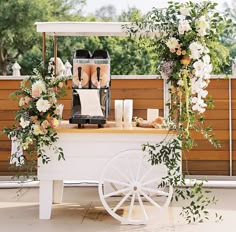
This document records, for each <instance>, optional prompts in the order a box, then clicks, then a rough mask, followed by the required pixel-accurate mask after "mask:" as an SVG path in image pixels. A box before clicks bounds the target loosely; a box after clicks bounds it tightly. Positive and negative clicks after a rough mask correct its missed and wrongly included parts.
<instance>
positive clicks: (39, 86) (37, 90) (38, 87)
mask: <svg viewBox="0 0 236 232" xmlns="http://www.w3.org/2000/svg"><path fill="white" fill-rule="evenodd" d="M42 92H44V93H45V92H46V86H45V84H44V82H43V81H41V80H38V81H36V82H35V83H34V84H33V85H32V97H34V98H37V97H40V95H41V94H42Z"/></svg>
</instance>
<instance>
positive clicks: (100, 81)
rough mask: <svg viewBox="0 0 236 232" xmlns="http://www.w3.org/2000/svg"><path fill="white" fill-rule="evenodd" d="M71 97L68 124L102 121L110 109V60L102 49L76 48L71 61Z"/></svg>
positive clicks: (99, 125)
mask: <svg viewBox="0 0 236 232" xmlns="http://www.w3.org/2000/svg"><path fill="white" fill-rule="evenodd" d="M73 65H74V67H73V90H72V91H73V98H72V116H71V118H70V120H69V122H70V123H73V124H78V127H81V126H82V125H83V124H98V127H101V126H102V125H103V124H105V123H106V118H107V117H108V114H109V111H110V59H109V54H108V52H107V51H105V50H95V51H94V53H93V55H92V56H90V53H89V51H87V50H77V51H76V53H75V59H74V62H73Z"/></svg>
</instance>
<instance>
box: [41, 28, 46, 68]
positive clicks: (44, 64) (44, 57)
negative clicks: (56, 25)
mask: <svg viewBox="0 0 236 232" xmlns="http://www.w3.org/2000/svg"><path fill="white" fill-rule="evenodd" d="M42 59H43V67H44V68H45V67H46V33H45V32H43V33H42Z"/></svg>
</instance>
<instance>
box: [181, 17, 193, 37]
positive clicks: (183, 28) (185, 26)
mask: <svg viewBox="0 0 236 232" xmlns="http://www.w3.org/2000/svg"><path fill="white" fill-rule="evenodd" d="M190 30H191V27H190V25H189V22H188V20H180V22H179V26H178V31H179V33H180V34H181V35H183V34H184V32H185V31H190Z"/></svg>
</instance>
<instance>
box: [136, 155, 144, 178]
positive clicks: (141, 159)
mask: <svg viewBox="0 0 236 232" xmlns="http://www.w3.org/2000/svg"><path fill="white" fill-rule="evenodd" d="M142 162H143V157H141V158H140V160H139V164H138V169H137V173H136V181H137V180H139V175H140V170H141V165H142Z"/></svg>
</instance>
